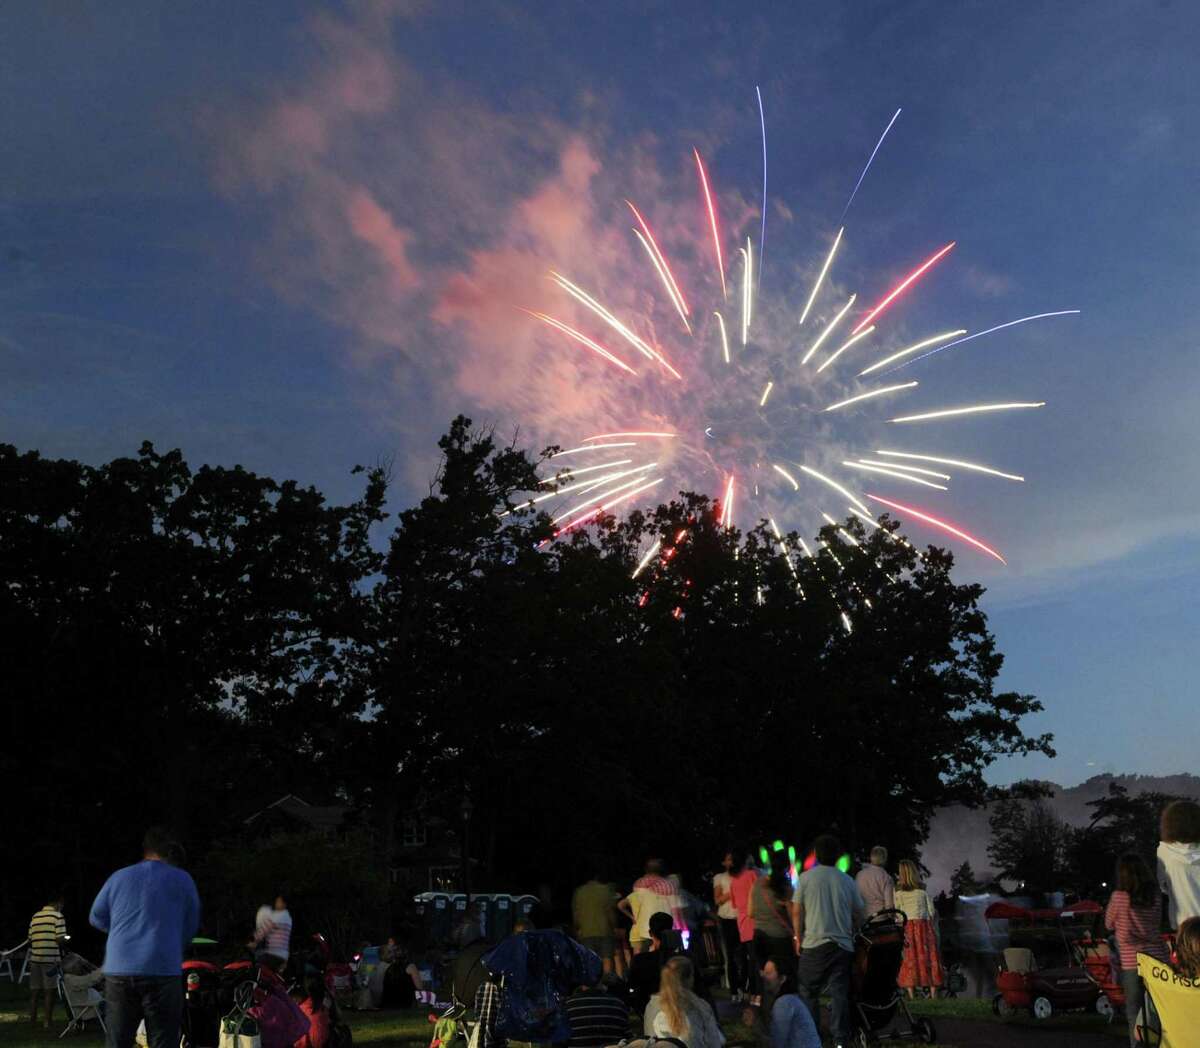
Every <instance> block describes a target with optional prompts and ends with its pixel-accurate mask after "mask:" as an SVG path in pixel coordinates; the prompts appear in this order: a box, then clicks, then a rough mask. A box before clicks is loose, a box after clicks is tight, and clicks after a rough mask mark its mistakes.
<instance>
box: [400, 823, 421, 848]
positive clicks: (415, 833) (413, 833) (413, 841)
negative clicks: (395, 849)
mask: <svg viewBox="0 0 1200 1048" xmlns="http://www.w3.org/2000/svg"><path fill="white" fill-rule="evenodd" d="M424 843H425V824H424V823H423V822H419V821H417V820H416V819H405V820H404V823H403V825H402V826H401V827H400V847H402V848H420V847H421V846H422V845H424Z"/></svg>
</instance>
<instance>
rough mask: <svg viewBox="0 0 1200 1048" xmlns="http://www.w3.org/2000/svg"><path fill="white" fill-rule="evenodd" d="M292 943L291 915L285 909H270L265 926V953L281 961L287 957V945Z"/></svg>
mask: <svg viewBox="0 0 1200 1048" xmlns="http://www.w3.org/2000/svg"><path fill="white" fill-rule="evenodd" d="M291 943H292V915H291V914H290V913H288V911H287V910H273V911H271V918H270V924H269V926H268V928H267V946H266V949H267V953H269V954H270V955H271V956H272V957H278V958H279V959H280V960H282V961H286V960H287V959H288V947H290V946H291Z"/></svg>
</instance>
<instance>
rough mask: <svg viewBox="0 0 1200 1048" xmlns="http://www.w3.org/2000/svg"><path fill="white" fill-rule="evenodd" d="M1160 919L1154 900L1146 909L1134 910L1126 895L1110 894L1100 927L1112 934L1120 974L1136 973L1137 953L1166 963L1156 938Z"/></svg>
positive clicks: (1135, 907) (1130, 900)
mask: <svg viewBox="0 0 1200 1048" xmlns="http://www.w3.org/2000/svg"><path fill="white" fill-rule="evenodd" d="M1160 917H1161V915H1160V911H1159V907H1158V899H1157V896H1156V897H1155V901H1154V902H1152V903H1150V904H1149V905H1148V906H1138V905H1136V904H1135V903H1134V902H1133V900H1132V899H1130V897H1129V892H1123V891H1115V892H1113V893H1112V896H1111V897H1110V898H1109V900H1108V908H1107V909H1106V910H1105V911H1104V924H1105V926H1106V927H1108V928H1111V929H1112V930H1113V931H1114V932H1115V933H1116V936H1117V948H1118V949H1119V950H1120V952H1121V968H1122V969H1123V970H1125V971H1127V972H1136V971H1137V955H1138V954H1139V953H1144V954H1146V955H1147V956H1150V957H1153V958H1155V959H1156V960H1159V961H1163V962H1164V963H1165V962H1166V961H1167V959H1168V958H1167V949H1166V947H1165V946H1164V945H1163V941H1162V936H1161V935H1159V934H1158V925H1159V920H1160Z"/></svg>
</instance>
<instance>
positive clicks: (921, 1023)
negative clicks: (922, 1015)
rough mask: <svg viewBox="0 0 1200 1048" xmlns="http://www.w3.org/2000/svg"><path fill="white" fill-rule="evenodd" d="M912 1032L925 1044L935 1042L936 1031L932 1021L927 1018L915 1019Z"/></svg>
mask: <svg viewBox="0 0 1200 1048" xmlns="http://www.w3.org/2000/svg"><path fill="white" fill-rule="evenodd" d="M913 1033H915V1034H916V1035H917V1036H918V1037H920V1038H921V1040H922V1041H924V1042H925V1043H926V1044H936V1043H937V1031H935V1030H934V1028H933V1023H932V1022H930V1020H928V1019H917V1020H916V1021H915V1022H914V1023H913Z"/></svg>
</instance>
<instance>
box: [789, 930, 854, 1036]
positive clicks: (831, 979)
mask: <svg viewBox="0 0 1200 1048" xmlns="http://www.w3.org/2000/svg"><path fill="white" fill-rule="evenodd" d="M853 960H854V954H852V953H851V952H850V951H849V950H843V949H842V948H841V947H840V946H839V945H838V944H837V943H835V942H823V943H821V945H820V946H814V947H812V948H811V949H806V950H801V951H800V956H799V958H797V964H796V986H797V989H798V990H799V991H800V997H802V998H803V1000H804V1003H805V1004H807V1005H808V1010H809V1011H810V1012H812V1017H813V1024H814V1025H815V1026H816V1028H817V1031H818V1032H820V1030H821V991H822V990H824V991H826V992H827V993H828V994H829V996H830V997H831V998H832V999H833V1000H832V1004H831V1009H830V1010H831V1016H830V1023H829V1025H830V1027H831V1028H832V1029H831V1031H830V1032H831V1033H832V1034H833V1041H834V1044H846V1045H848V1044H849V1043H850V964H851V962H852V961H853Z"/></svg>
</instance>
